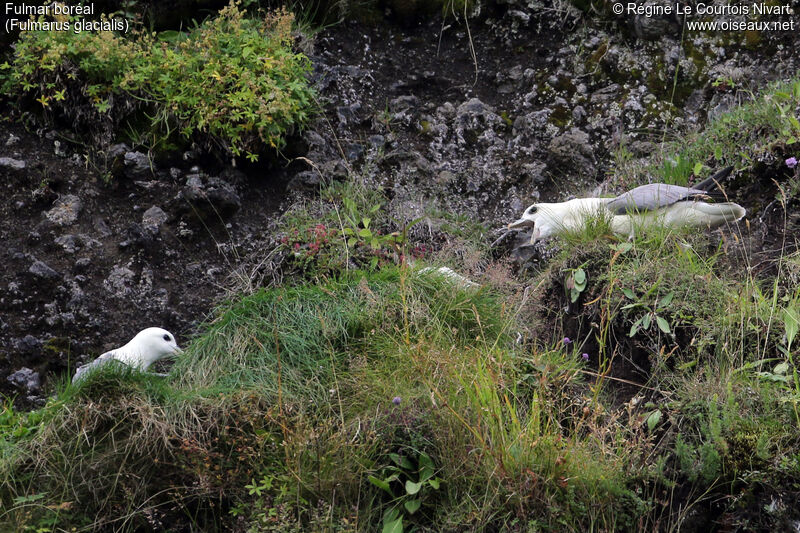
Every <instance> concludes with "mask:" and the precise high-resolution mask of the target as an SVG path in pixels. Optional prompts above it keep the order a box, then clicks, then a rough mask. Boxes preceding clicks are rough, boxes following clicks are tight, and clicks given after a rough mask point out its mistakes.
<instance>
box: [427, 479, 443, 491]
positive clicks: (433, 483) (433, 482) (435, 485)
mask: <svg viewBox="0 0 800 533" xmlns="http://www.w3.org/2000/svg"><path fill="white" fill-rule="evenodd" d="M440 481H441V480H440V479H439V478H438V477H435V478H433V479H431V480H430V481H428V484H429V485H430V486H431V487H433V488H434V489H436V490H439V482H440Z"/></svg>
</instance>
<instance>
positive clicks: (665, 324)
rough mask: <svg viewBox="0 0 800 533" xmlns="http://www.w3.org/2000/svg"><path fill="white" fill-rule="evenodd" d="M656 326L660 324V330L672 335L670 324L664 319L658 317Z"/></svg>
mask: <svg viewBox="0 0 800 533" xmlns="http://www.w3.org/2000/svg"><path fill="white" fill-rule="evenodd" d="M656 324H658V329H660V330H661V331H663V332H664V333H670V329H669V322H667V321H666V320H665V319H664V318H662V317H660V316H656Z"/></svg>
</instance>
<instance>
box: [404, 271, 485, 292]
mask: <svg viewBox="0 0 800 533" xmlns="http://www.w3.org/2000/svg"><path fill="white" fill-rule="evenodd" d="M419 273H420V274H434V275H436V276H439V277H442V278H443V279H446V280H447V281H449V282H450V283H453V284H455V285H459V286H461V287H463V288H472V287H480V285H478V284H477V283H475V282H474V281H472V280H471V279H469V278H466V277H464V276H462V275H461V274H459V273H458V272H456V271H455V270H453V269H452V268H448V267H445V266H443V267H439V268H434V267H425V268H421V269H420V270H419Z"/></svg>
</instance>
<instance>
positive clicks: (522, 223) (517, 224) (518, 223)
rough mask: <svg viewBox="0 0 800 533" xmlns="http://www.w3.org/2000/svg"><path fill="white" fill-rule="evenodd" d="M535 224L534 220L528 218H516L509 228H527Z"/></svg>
mask: <svg viewBox="0 0 800 533" xmlns="http://www.w3.org/2000/svg"><path fill="white" fill-rule="evenodd" d="M533 226H534V222H533V220H528V219H527V218H520V219H519V220H515V221H514V222H511V223H510V224H509V225H508V229H509V230H515V229H525V228H532V227H533Z"/></svg>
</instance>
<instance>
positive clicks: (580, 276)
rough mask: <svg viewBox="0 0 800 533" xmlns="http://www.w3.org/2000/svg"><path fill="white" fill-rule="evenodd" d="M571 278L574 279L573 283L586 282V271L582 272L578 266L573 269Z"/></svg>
mask: <svg viewBox="0 0 800 533" xmlns="http://www.w3.org/2000/svg"><path fill="white" fill-rule="evenodd" d="M572 278H573V279H574V280H575V283H576V284H577V285H580V284H582V283H586V272H584V271H583V269H582V268H579V269H577V270H575V273H574V274H573V275H572Z"/></svg>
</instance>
